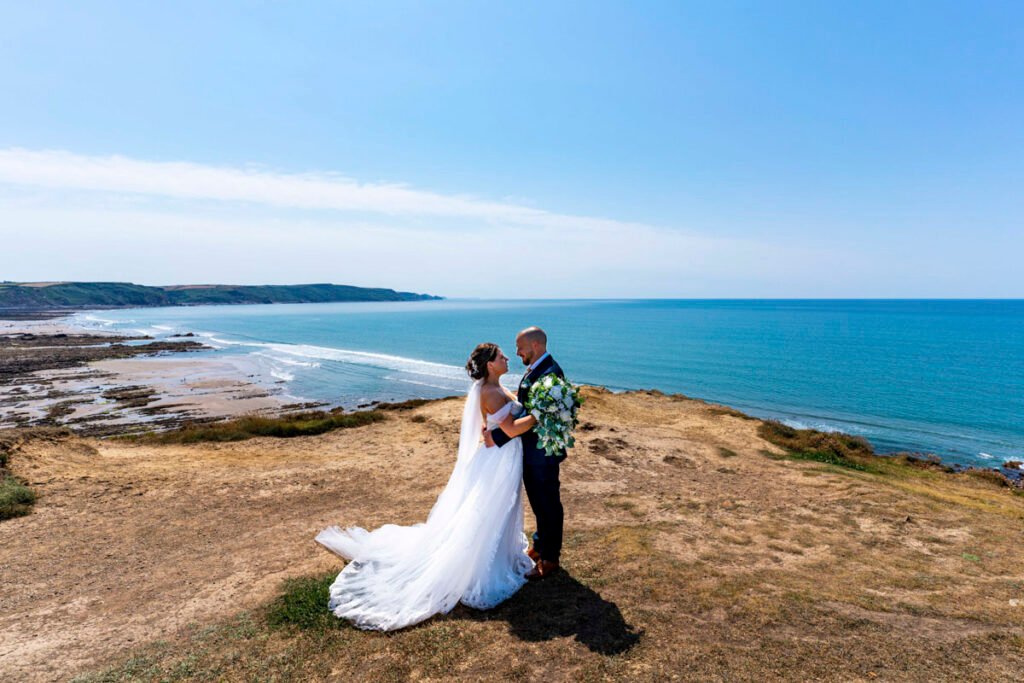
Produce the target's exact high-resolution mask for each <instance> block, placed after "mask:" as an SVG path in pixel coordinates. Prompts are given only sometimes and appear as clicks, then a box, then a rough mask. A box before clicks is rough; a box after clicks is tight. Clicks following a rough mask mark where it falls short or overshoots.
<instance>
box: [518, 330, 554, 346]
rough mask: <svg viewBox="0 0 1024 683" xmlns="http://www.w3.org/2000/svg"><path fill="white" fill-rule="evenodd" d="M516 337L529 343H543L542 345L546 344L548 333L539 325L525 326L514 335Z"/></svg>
mask: <svg viewBox="0 0 1024 683" xmlns="http://www.w3.org/2000/svg"><path fill="white" fill-rule="evenodd" d="M516 339H517V340H518V339H523V340H525V341H528V342H530V343H531V344H543V345H544V346H547V344H548V335H547V334H545V333H544V330H542V329H540V328H539V327H527V328H526V329H525V330H523V331H522V332H520V333H519V334H518V335H516Z"/></svg>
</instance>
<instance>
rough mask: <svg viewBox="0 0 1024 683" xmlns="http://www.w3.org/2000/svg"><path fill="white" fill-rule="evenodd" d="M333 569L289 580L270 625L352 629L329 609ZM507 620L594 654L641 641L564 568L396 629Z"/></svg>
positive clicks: (524, 636) (524, 631)
mask: <svg viewBox="0 0 1024 683" xmlns="http://www.w3.org/2000/svg"><path fill="white" fill-rule="evenodd" d="M336 576H337V572H330V573H326V574H321V575H319V576H309V577H302V578H297V579H290V580H288V581H286V582H285V585H284V591H283V593H282V594H281V595H279V596H278V597H277V598H276V599H275V600H274V601H273V602H272V603H271V604H270V605H269V606H268V609H267V623H268V624H269V625H270V626H271V627H292V628H297V629H299V630H302V631H307V632H315V633H320V634H327V633H329V632H331V631H337V630H338V629H352V628H354V627H353V626H352V625H351V624H349V623H348V622H347V621H345V620H344V619H338V618H337V617H335V616H334V615H333V614H331V612H330V611H329V610H328V609H327V601H328V592H329V587H330V585H331V583H333V581H334V579H335V577H336ZM448 619H452V620H464V621H505V622H508V624H509V626H510V630H511V633H512V635H513V636H515V637H516V638H519V639H520V640H525V641H529V642H542V641H548V640H553V639H555V638H567V637H569V636H573V637H575V639H576V640H577V641H578V642H580V643H582V644H583V645H586V646H587V648H589V649H590V650H591V651H592V652H597V653H599V654H602V655H618V654H622V653H624V652H627V651H629V650H630V649H632V648H633V646H634V645H636V644H637V643H638V642H640V637H641V635H642V632H637V631H636V629H635V628H634V627H633V626H631V625H629V624H627V623H626V620H625V619H624V618H623V617H622V613H621V612H620V611H619V608H618V607H617V606H616V605H615V603H612V602H609V601H608V600H605V599H604V598H602V597H601V596H600V595H598V594H597V593H596V592H594V591H593V590H591V589H590V588H587V587H586V586H584V585H583V584H582V583H580V582H579V581H577V580H576V579H574V578H573V577H572V576H571V575H569V574H568V573H566V572H565V571H561V572H559V573H558V574H556V575H555V576H552V577H550V578H548V579H545V580H543V581H538V582H536V583H528V584H526V585H525V586H523V587H522V589H520V590H519V592H518V593H516V594H515V595H513V596H512V597H511V598H509V599H508V600H506V601H505V602H503V603H502V604H500V605H498V606H497V607H496V608H494V609H492V610H487V611H483V612H482V611H479V610H475V609H470V608H468V607H466V606H465V605H462V604H459V605H457V606H456V607H455V609H454V610H452V612H451V613H450V614H449V615H447V616H441V617H434V618H432V619H428V620H427V621H426V622H424V623H423V624H417V625H416V626H412V627H410V628H408V629H403V630H402V631H399V632H398V633H412V632H415V631H416V630H417V629H421V628H423V627H424V626H426V625H429V624H432V623H436V621H437V620H442V621H443V620H448Z"/></svg>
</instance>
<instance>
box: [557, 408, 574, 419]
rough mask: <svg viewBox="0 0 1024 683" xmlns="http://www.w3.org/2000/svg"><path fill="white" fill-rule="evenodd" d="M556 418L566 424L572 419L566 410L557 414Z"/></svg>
mask: <svg viewBox="0 0 1024 683" xmlns="http://www.w3.org/2000/svg"><path fill="white" fill-rule="evenodd" d="M558 417H559V419H560V420H561V421H562V422H568V421H569V420H571V419H572V413H570V412H569V411H568V410H563V411H562V412H560V413H559V414H558Z"/></svg>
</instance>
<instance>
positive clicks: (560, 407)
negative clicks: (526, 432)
mask: <svg viewBox="0 0 1024 683" xmlns="http://www.w3.org/2000/svg"><path fill="white" fill-rule="evenodd" d="M582 403H583V397H582V396H580V390H579V389H577V388H576V387H574V386H573V385H572V384H570V383H569V382H567V381H566V380H564V379H561V378H560V377H558V376H557V375H546V376H545V377H543V378H541V379H539V380H537V382H535V383H534V385H533V386H531V387H530V393H529V396H528V397H527V399H526V409H527V410H529V411H530V414H531V415H533V417H534V418H536V420H537V426H536V427H534V429H533V431H534V432H536V434H537V443H538V444H539V445H540V447H541V448H543V449H544V454H545V455H558V453H560V452H561V451H563V450H565V449H566V448H572V447H573V446H574V445H576V439H575V438H574V437H573V435H572V432H573V430H574V429H576V424H577V423H578V422H579V420H578V418H577V415H578V414H579V410H580V405H581V404H582Z"/></svg>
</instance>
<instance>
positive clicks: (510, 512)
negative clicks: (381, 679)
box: [316, 382, 533, 631]
mask: <svg viewBox="0 0 1024 683" xmlns="http://www.w3.org/2000/svg"><path fill="white" fill-rule="evenodd" d="M480 385H481V383H480V382H476V383H474V384H473V386H472V388H471V389H470V391H469V394H468V396H467V398H466V406H465V409H464V411H463V416H462V430H461V434H460V438H459V454H458V458H457V460H456V463H455V468H454V469H453V471H452V474H451V477H450V478H449V479H448V483H447V484H446V485H445V488H444V490H443V491H442V492H441V495H440V496H439V497H438V499H437V502H436V503H435V504H434V507H433V509H432V510H431V511H430V515H429V516H428V517H427V521H426V522H424V523H421V524H414V525H413V526H397V525H395V524H385V525H384V526H382V527H380V528H379V529H375V530H373V531H366V530H365V529H362V528H359V527H350V528H348V529H345V530H342V529H339V528H338V527H329V528H327V529H324V530H323V531H321V532H320V533H319V534H318V535H317V537H316V540H317V542H318V543H320V544H321V545H323V546H324V547H326V548H327V549H328V550H331V551H332V552H334V553H337V554H338V555H340V556H341V557H343V558H345V559H347V560H349V563H348V565H346V566H345V568H344V569H343V570H342V572H341V573H340V574H338V578H337V579H335V581H334V583H333V584H332V585H331V590H330V602H329V606H330V609H331V611H332V612H334V614H335V615H336V616H338V617H341V618H345V619H349V620H351V621H352V622H353V623H354V624H355V625H356V626H358V627H359V628H363V629H374V630H381V631H392V630H395V629H400V628H404V627H406V626H411V625H413V624H417V623H419V622H421V621H423V620H424V619H427V618H429V617H430V616H432V615H434V614H439V613H445V612H449V611H450V610H451V609H452V608H453V607H455V605H456V603H458V602H460V601H461V602H462V603H463V604H465V605H468V606H470V607H474V608H477V609H489V608H491V607H494V606H496V605H497V604H499V603H500V602H502V601H504V600H506V599H507V598H509V597H510V596H511V595H512V594H513V593H515V592H516V591H517V590H519V588H520V587H522V585H523V584H524V583H526V579H525V578H524V577H523V575H524V574H525V573H526V572H527V571H529V570H530V569H531V568H532V567H533V562H532V561H531V560H530V558H529V557H528V556H527V555H526V548H527V545H528V544H527V540H526V536H525V535H524V534H523V497H522V472H523V451H522V445H521V443H520V440H519V439H512V440H511V441H510V442H508V443H507V444H505V445H504V446H502V447H492V448H487V447H486V446H484V445H483V444H481V443H479V440H480V432H481V427H482V423H483V419H482V418H481V414H480ZM521 409H522V406H520V405H519V404H518V403H516V402H514V401H513V402H509V403H507V404H505V406H503V407H502V408H501V409H500V410H499V411H498V412H497V413H495V414H494V415H489V416H488V418H487V425H488V427H489V428H493V427H494V426H497V425H498V424H499V423H500V422H501V421H502V420H503V419H505V417H506V416H507V415H508V414H509V411H512V410H521Z"/></svg>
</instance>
